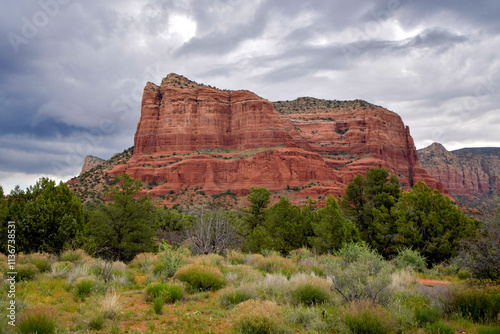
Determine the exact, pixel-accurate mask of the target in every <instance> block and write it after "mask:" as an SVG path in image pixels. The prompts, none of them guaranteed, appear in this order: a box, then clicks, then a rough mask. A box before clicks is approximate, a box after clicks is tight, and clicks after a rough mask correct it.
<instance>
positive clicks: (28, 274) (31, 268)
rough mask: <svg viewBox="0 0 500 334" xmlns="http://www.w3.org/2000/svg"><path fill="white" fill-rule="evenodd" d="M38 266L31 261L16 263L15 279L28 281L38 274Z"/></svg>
mask: <svg viewBox="0 0 500 334" xmlns="http://www.w3.org/2000/svg"><path fill="white" fill-rule="evenodd" d="M38 271H39V270H38V268H37V267H36V266H35V265H34V264H31V263H26V264H18V265H16V272H17V275H16V281H30V280H32V279H34V278H35V276H36V274H38Z"/></svg>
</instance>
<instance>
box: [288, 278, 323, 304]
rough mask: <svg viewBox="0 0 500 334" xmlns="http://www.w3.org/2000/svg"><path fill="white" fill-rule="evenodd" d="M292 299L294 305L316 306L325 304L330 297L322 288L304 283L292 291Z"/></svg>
mask: <svg viewBox="0 0 500 334" xmlns="http://www.w3.org/2000/svg"><path fill="white" fill-rule="evenodd" d="M292 299H293V301H294V303H295V304H304V305H316V304H323V303H326V302H327V301H328V300H329V299H330V296H329V294H328V291H325V290H324V289H323V288H322V287H320V286H317V285H314V284H312V283H305V284H300V285H299V286H297V287H296V288H295V289H294V290H292Z"/></svg>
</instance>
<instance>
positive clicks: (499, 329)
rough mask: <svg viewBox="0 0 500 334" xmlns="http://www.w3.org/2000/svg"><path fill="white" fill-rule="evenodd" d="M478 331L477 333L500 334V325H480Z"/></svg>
mask: <svg viewBox="0 0 500 334" xmlns="http://www.w3.org/2000/svg"><path fill="white" fill-rule="evenodd" d="M476 332H477V334H500V326H493V327H486V326H479V327H478V328H477V331H476Z"/></svg>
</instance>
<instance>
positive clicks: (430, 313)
mask: <svg viewBox="0 0 500 334" xmlns="http://www.w3.org/2000/svg"><path fill="white" fill-rule="evenodd" d="M440 319H441V312H439V310H438V309H437V308H435V307H432V308H417V309H416V310H415V320H416V321H417V323H418V324H419V325H420V326H422V327H425V326H426V325H427V324H432V323H435V322H437V321H438V320H440Z"/></svg>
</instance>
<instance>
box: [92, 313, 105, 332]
mask: <svg viewBox="0 0 500 334" xmlns="http://www.w3.org/2000/svg"><path fill="white" fill-rule="evenodd" d="M104 320H106V319H105V318H104V317H103V316H102V314H101V313H99V314H96V315H95V316H94V317H93V318H92V319H90V321H89V328H90V329H93V330H96V331H99V330H101V329H102V328H103V327H104Z"/></svg>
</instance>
